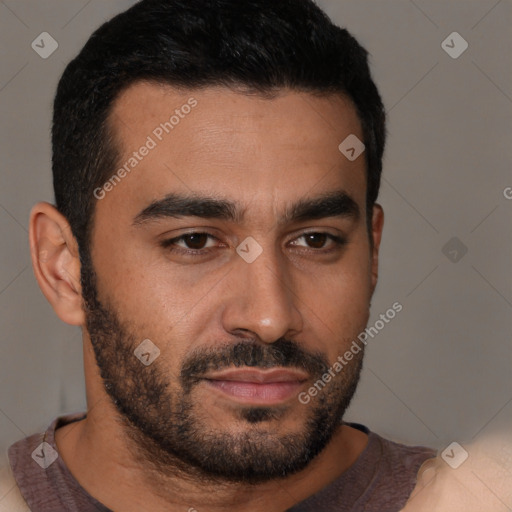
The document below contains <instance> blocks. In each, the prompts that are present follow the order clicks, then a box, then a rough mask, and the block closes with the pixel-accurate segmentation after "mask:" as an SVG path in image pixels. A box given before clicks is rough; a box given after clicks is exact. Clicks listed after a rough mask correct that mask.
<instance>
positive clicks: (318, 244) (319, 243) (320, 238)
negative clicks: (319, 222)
mask: <svg viewBox="0 0 512 512" xmlns="http://www.w3.org/2000/svg"><path fill="white" fill-rule="evenodd" d="M307 237H308V243H309V245H310V246H312V247H315V248H317V249H319V248H322V247H323V246H324V245H325V242H326V240H327V235H325V234H323V233H311V234H310V235H307Z"/></svg>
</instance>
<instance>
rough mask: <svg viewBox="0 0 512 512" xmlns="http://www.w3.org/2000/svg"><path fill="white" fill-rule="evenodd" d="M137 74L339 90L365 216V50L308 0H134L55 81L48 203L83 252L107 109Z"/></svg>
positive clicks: (371, 140)
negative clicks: (359, 169)
mask: <svg viewBox="0 0 512 512" xmlns="http://www.w3.org/2000/svg"><path fill="white" fill-rule="evenodd" d="M138 81H149V82H154V83H158V84H169V85H172V86H176V87H179V88H186V89H194V88H203V87H210V86H225V87H230V88H234V89H240V88H242V89H243V90H245V91H247V92H252V93H254V92H256V93H261V94H263V95H269V94H270V95H272V94H275V93H278V92H279V91H280V90H282V89H291V90H296V91H301V92H310V93H312V94H322V95H323V94H332V93H335V94H336V93H338V94H342V95H344V96H345V97H348V98H349V99H350V100H351V101H352V103H353V104H354V106H355V108H356V110H357V113H358V116H359V120H360V122H361V127H362V130H363V135H364V141H363V142H364V144H365V146H366V151H365V158H366V167H367V183H368V185H367V195H366V205H367V217H368V222H369V223H371V211H372V207H373V205H374V203H375V201H376V199H377V196H378V193H379V187H380V176H381V172H382V156H383V152H384V145H385V136H386V130H385V111H384V107H383V104H382V100H381V97H380V95H379V92H378V90H377V87H376V85H375V83H374V82H373V80H372V77H371V73H370V69H369V65H368V52H367V51H366V50H365V49H364V48H363V47H362V46H361V45H360V44H359V43H358V42H357V41H356V39H355V38H354V37H353V36H352V35H351V34H350V33H349V32H348V31H347V30H345V29H342V28H339V27H337V26H336V25H334V24H333V23H332V22H331V21H330V19H329V18H328V17H327V15H326V14H325V13H324V12H323V11H322V10H321V9H320V8H319V7H318V6H317V5H316V4H315V3H314V2H313V1H312V0H142V1H140V2H138V3H136V4H135V5H134V6H132V7H131V8H130V9H128V10H127V11H125V12H123V13H121V14H119V15H117V16H115V17H114V18H112V19H111V20H110V21H108V22H106V23H105V24H103V25H102V26H101V27H100V28H99V29H98V30H96V31H95V32H94V34H93V35H92V36H91V37H90V39H89V40H88V42H87V43H86V45H85V46H84V48H83V49H82V50H81V52H80V53H79V54H78V56H77V57H76V58H75V59H73V60H72V61H71V62H70V63H69V65H68V66H67V67H66V69H65V71H64V73H63V75H62V78H61V80H60V82H59V85H58V88H57V94H56V97H55V102H54V116H53V129H52V147H53V186H54V192H55V202H56V206H57V209H58V210H59V211H60V212H61V213H62V214H63V215H64V216H65V217H66V218H67V220H68V222H69V223H70V226H71V230H72V232H73V235H74V236H75V238H76V239H77V241H78V245H79V249H80V254H81V256H82V257H83V256H84V255H85V252H87V253H88V250H89V242H90V233H91V230H92V226H93V216H94V206H95V202H96V198H95V196H94V194H93V191H94V190H95V189H96V188H97V187H99V186H101V185H102V184H103V183H105V182H106V181H107V180H108V179H109V178H110V177H111V176H112V175H113V173H114V171H115V168H116V165H117V162H118V157H119V155H118V148H117V145H116V139H115V134H114V133H113V130H112V128H111V124H110V123H109V119H110V112H111V110H112V106H113V103H114V101H115V100H116V98H117V97H118V96H119V95H120V93H121V92H122V91H123V90H125V89H126V88H127V87H129V86H130V85H132V84H134V83H135V82H138ZM340 142H341V141H340Z"/></svg>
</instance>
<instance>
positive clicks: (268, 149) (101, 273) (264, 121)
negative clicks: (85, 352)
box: [84, 84, 375, 482]
mask: <svg viewBox="0 0 512 512" xmlns="http://www.w3.org/2000/svg"><path fill="white" fill-rule="evenodd" d="M191 98H193V100H191ZM183 105H189V106H191V108H182V106H183ZM176 109H178V111H179V112H178V113H176V114H175V111H176ZM173 114H175V118H174V119H173V120H172V123H173V124H172V128H170V127H169V125H167V126H166V128H167V130H168V132H169V133H167V130H165V129H164V128H163V127H162V123H164V124H165V123H166V122H169V119H170V118H171V116H172V115H173ZM177 119H179V121H177ZM111 120H112V125H113V127H114V129H115V133H116V136H117V139H118V141H119V146H120V160H119V168H120V167H122V166H123V165H125V163H127V166H126V168H125V170H126V169H130V170H129V172H125V173H123V172H122V173H121V174H120V175H119V174H118V176H121V177H122V179H121V180H115V181H113V183H115V186H112V187H109V186H107V188H106V190H108V192H107V193H105V194H103V192H102V193H99V194H98V195H99V196H102V197H103V196H104V197H103V198H102V199H100V200H98V201H97V204H96V209H95V219H94V230H93V235H92V243H91V258H92V265H93V266H94V271H95V276H93V275H92V274H91V275H89V279H90V280H91V283H92V284H93V285H94V291H95V293H93V292H91V293H85V294H84V298H85V300H86V302H87V303H88V311H87V331H88V333H89V336H90V338H91V342H92V345H93V347H94V351H95V354H96V358H97V361H98V364H99V367H100V369H101V376H102V378H103V379H104V381H105V387H106V390H107V392H108V393H109V395H110V396H111V397H112V399H113V401H114V403H115V405H116V407H117V409H118V411H119V412H120V415H121V417H122V418H123V419H124V420H127V421H126V424H125V428H126V433H127V435H129V436H130V437H131V439H132V440H134V441H135V443H136V445H137V446H138V447H139V448H140V450H141V453H142V454H143V456H145V457H146V458H147V459H148V460H151V461H152V462H153V463H154V464H155V465H157V466H158V467H159V469H160V470H161V471H164V470H165V467H171V466H172V467H177V468H178V469H179V468H181V469H183V470H185V471H197V472H198V473H199V474H202V475H203V476H210V477H219V478H224V479H230V480H241V481H253V482H256V481H263V480H267V479H269V480H270V479H274V478H277V477H279V476H283V475H285V474H290V473H293V472H296V471H299V470H301V469H303V468H304V467H305V466H306V465H307V464H308V463H309V462H310V461H311V459H312V458H313V457H315V456H316V455H317V454H318V453H319V452H320V451H321V450H322V449H323V448H324V447H325V446H326V444H327V443H328V442H329V440H330V439H331V438H332V436H333V435H334V433H335V432H336V429H337V427H338V426H339V423H340V420H341V418H342V416H343V413H344V411H345V409H346V407H347V406H348V404H349V402H350V399H351V398H352V395H353V393H354V391H355V387H356V385H357V381H358V378H359V372H360V369H361V364H362V352H360V353H359V354H358V355H356V356H354V359H353V360H352V361H351V363H350V364H349V365H347V366H345V367H344V368H343V370H342V371H341V372H339V373H338V374H337V375H336V376H335V377H334V378H332V380H331V382H329V383H328V384H327V385H326V386H325V387H323V389H322V390H321V391H320V392H319V393H318V394H317V396H315V397H313V398H312V399H311V401H310V402H309V403H307V404H304V403H302V402H301V401H299V400H298V395H299V393H301V392H303V391H307V390H308V389H309V388H310V387H311V386H312V385H313V384H314V383H315V382H316V381H317V380H318V379H320V378H321V376H322V374H323V373H324V372H325V371H326V370H327V369H328V368H329V367H330V366H331V365H332V364H333V363H334V362H335V361H336V358H337V357H338V356H339V355H341V354H343V353H344V352H345V351H346V350H347V349H348V347H349V346H350V344H351V342H352V340H354V339H355V338H356V337H357V335H358V334H359V333H360V332H361V331H362V330H363V329H364V327H365V326H366V323H367V320H368V308H369V301H370V297H371V294H372V292H373V287H374V285H375V279H374V278H372V253H371V250H370V241H369V235H368V231H367V227H366V217H365V208H366V203H365V198H366V176H365V161H364V155H361V156H360V157H359V158H357V159H356V160H355V161H349V160H348V159H347V158H346V157H345V156H344V155H343V154H342V153H341V152H340V151H339V149H338V146H339V144H340V143H341V142H342V141H343V140H344V139H346V137H347V136H349V135H351V134H354V135H356V136H357V137H358V138H359V139H360V140H362V139H363V135H362V131H361V128H360V123H359V121H358V118H357V115H356V112H355V109H354V108H353V106H352V105H351V103H350V102H348V101H347V100H345V99H343V98H341V97H339V96H329V97H323V98H319V97H314V96H312V95H309V94H306V93H298V92H286V93H285V92H283V93H282V94H280V95H279V96H277V97H275V98H274V99H264V98H262V97H260V96H255V95H252V96H249V95H244V94H241V93H235V92H233V91H230V90H228V89H224V88H216V89H204V90H195V91H193V92H178V91H176V90H175V89H173V88H170V87H165V86H156V85H150V84H136V85H134V86H132V87H130V88H129V89H127V90H126V91H125V92H124V93H123V94H122V95H121V96H120V98H119V99H118V101H117V102H116V104H115V106H114V109H113V112H112V117H111ZM148 137H149V138H148ZM143 146H146V148H149V149H148V151H145V150H140V148H141V147H143ZM134 151H137V155H136V156H134V155H133V152H134ZM131 157H133V158H135V159H136V162H135V160H130V158H131ZM116 170H117V169H116ZM116 170H114V171H113V173H114V172H115V171H116ZM171 194H172V195H173V197H172V198H170V195H171ZM166 198H168V199H170V200H169V201H167V202H166V201H165V199H166ZM198 198H199V202H198V201H197V199H198ZM85 270H87V269H85ZM373 270H375V267H373ZM86 280H87V277H86ZM85 288H86V289H87V287H85ZM143 340H150V342H148V341H145V342H144V344H143V345H141V343H142V342H143ZM139 345H140V346H141V348H139V349H137V348H138V347H139ZM136 349H137V350H136ZM158 351H159V352H158ZM134 352H135V353H134ZM136 353H137V354H138V355H139V357H137V356H136ZM155 356H157V357H156V358H155ZM141 360H142V361H141ZM144 362H145V363H150V364H147V365H146V364H143V363H144Z"/></svg>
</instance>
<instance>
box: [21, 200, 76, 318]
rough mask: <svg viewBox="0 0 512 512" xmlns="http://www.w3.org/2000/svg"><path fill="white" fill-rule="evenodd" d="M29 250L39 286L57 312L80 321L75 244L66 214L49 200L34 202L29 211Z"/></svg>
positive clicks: (62, 316)
mask: <svg viewBox="0 0 512 512" xmlns="http://www.w3.org/2000/svg"><path fill="white" fill-rule="evenodd" d="M29 237H30V251H31V256H32V266H33V268H34V274H35V276H36V279H37V282H38V283H39V287H40V288H41V291H42V292H43V294H44V296H45V297H46V298H47V299H48V302H49V303H50V304H51V305H52V307H53V309H54V310H55V312H56V313H57V316H58V317H59V318H60V319H61V320H62V321H64V322H66V323H68V324H71V325H83V324H84V322H85V316H84V313H83V310H82V288H81V286H80V257H79V254H78V244H77V242H76V239H75V238H74V236H73V234H72V233H71V228H70V226H69V223H68V221H67V220H66V218H65V217H64V216H63V215H62V214H61V213H60V212H59V211H58V210H57V209H56V208H55V207H54V206H52V205H51V204H49V203H38V204H36V205H35V206H34V208H32V211H31V213H30V226H29Z"/></svg>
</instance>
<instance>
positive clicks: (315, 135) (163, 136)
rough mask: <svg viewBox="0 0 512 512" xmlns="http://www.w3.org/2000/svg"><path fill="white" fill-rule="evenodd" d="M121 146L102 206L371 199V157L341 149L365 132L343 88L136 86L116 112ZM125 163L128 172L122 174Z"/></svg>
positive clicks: (120, 101) (274, 204)
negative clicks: (334, 196)
mask: <svg viewBox="0 0 512 512" xmlns="http://www.w3.org/2000/svg"><path fill="white" fill-rule="evenodd" d="M109 120H110V123H111V125H112V127H113V129H114V133H115V136H116V140H117V144H118V147H119V161H118V168H117V169H114V170H113V173H112V174H113V175H114V174H116V173H117V174H118V175H122V178H121V179H120V180H118V179H117V178H115V176H114V178H115V179H114V180H111V182H112V184H113V186H111V187H108V188H109V192H108V194H107V195H106V197H105V199H104V200H103V201H101V202H100V203H101V205H98V206H99V209H103V208H106V207H107V205H108V204H110V205H113V204H116V208H117V209H118V211H121V210H123V209H125V210H127V211H129V212H130V213H132V214H134V213H136V212H137V211H140V209H141V208H143V207H144V206H145V205H147V204H148V203H150V202H151V201H153V200H155V199H159V198H161V197H163V196H165V195H166V194H169V193H175V192H178V193H189V194H190V193H192V194H194V193H196V194H199V195H201V196H205V195H210V196H217V197H223V198H226V197H227V198H232V199H233V200H237V201H240V202H246V203H251V204H253V205H255V206H257V207H261V208H263V207H264V206H265V205H267V206H268V207H269V208H274V209H275V208H276V207H277V204H278V203H279V202H280V201H288V200H293V199H294V198H296V197H297V196H307V195H312V194H315V193H318V194H320V193H325V192H327V191H329V190H332V189H344V190H346V191H347V192H349V193H350V194H351V195H352V196H353V197H354V199H355V200H356V201H357V200H359V202H361V204H363V203H364V198H365V188H366V172H365V158H364V154H363V155H361V157H359V158H357V159H356V160H355V161H349V160H348V159H347V158H346V157H345V156H344V155H342V153H341V152H340V150H339V148H338V146H339V145H340V143H342V142H343V141H344V140H345V139H346V138H347V137H348V136H350V135H352V136H354V135H355V136H356V137H357V138H358V139H360V140H362V139H363V134H362V130H361V125H360V122H359V119H358V117H357V113H356V110H355V108H354V107H353V105H352V103H351V102H350V101H349V100H348V99H346V98H345V97H343V96H341V95H329V96H322V97H319V96H314V95H312V94H309V93H305V92H297V91H290V90H284V91H281V92H280V93H278V94H277V95H276V96H274V97H272V98H266V97H262V96H261V95H255V94H246V93H242V92H239V91H234V90H231V89H228V88H224V87H211V88H203V89H194V90H179V89H177V88H174V87H171V86H168V85H157V84H152V83H137V84H134V85H132V86H131V87H129V88H128V89H126V90H125V91H124V92H123V93H122V94H121V95H120V96H119V97H118V98H117V100H116V102H115V103H114V105H113V109H112V112H111V115H110V119H109ZM122 169H124V171H121V172H119V171H120V170H122Z"/></svg>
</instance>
